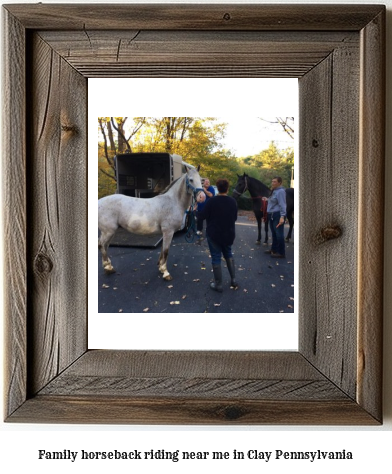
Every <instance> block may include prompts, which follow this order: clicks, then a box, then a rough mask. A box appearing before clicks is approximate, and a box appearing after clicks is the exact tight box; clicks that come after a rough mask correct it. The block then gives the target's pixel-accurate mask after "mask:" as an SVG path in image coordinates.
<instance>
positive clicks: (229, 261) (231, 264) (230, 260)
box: [226, 258, 238, 288]
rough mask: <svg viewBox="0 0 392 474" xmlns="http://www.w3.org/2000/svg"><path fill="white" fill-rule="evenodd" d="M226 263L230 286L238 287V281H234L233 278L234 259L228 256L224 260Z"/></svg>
mask: <svg viewBox="0 0 392 474" xmlns="http://www.w3.org/2000/svg"><path fill="white" fill-rule="evenodd" d="M226 264H227V269H228V270H229V273H230V277H231V286H232V287H233V288H238V283H237V282H236V279H235V266H234V259H233V258H228V259H227V260H226Z"/></svg>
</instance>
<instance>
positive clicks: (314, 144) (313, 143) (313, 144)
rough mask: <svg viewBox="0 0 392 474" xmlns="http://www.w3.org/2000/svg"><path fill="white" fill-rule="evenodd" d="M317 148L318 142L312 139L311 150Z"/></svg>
mask: <svg viewBox="0 0 392 474" xmlns="http://www.w3.org/2000/svg"><path fill="white" fill-rule="evenodd" d="M318 146H319V142H318V140H316V139H315V138H314V139H313V140H312V147H313V148H318Z"/></svg>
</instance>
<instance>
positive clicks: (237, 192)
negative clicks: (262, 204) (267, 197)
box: [233, 176, 248, 196]
mask: <svg viewBox="0 0 392 474" xmlns="http://www.w3.org/2000/svg"><path fill="white" fill-rule="evenodd" d="M244 180H245V187H244V190H243V191H242V193H240V192H239V191H237V190H236V189H233V193H236V194H238V196H241V195H242V194H244V192H245V191H246V190H247V189H248V180H247V179H246V176H244Z"/></svg>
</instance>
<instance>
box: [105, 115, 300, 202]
mask: <svg viewBox="0 0 392 474" xmlns="http://www.w3.org/2000/svg"><path fill="white" fill-rule="evenodd" d="M113 119H114V122H115V123H116V126H117V127H120V126H121V125H124V124H125V122H126V123H127V126H128V128H129V130H131V132H130V134H129V133H128V136H127V133H126V132H125V131H124V130H123V129H121V130H122V132H123V133H122V135H124V136H125V138H126V140H127V146H128V147H129V149H130V150H132V152H134V153H137V152H150V153H154V152H155V153H156V152H169V153H176V154H178V155H181V156H182V158H183V160H184V161H186V162H188V163H190V164H192V165H194V166H198V165H200V174H201V176H202V177H204V178H209V179H210V181H211V184H215V182H216V181H217V180H218V179H219V178H226V179H228V181H229V183H230V191H229V192H230V193H231V192H232V190H233V188H234V187H235V185H236V182H237V175H238V174H243V173H247V174H248V175H249V176H252V177H254V178H256V179H259V180H261V181H262V182H263V183H264V184H266V185H267V186H269V185H270V183H271V179H272V178H273V177H274V176H281V177H282V179H283V185H284V186H285V187H289V186H290V179H291V170H292V167H293V165H294V152H293V149H292V148H288V149H286V150H280V149H279V148H277V146H276V145H275V143H273V142H272V143H271V144H270V146H269V147H268V148H267V149H265V150H262V151H260V153H258V154H256V155H253V156H247V157H243V158H237V157H236V156H234V155H233V154H232V153H231V152H230V151H229V150H225V149H223V147H222V144H221V142H222V138H224V136H225V133H226V124H225V123H219V122H218V121H217V119H216V118H213V117H206V118H201V117H133V118H131V117H128V118H126V117H114V118H113ZM98 128H99V130H100V131H102V128H103V130H104V132H105V137H103V136H102V135H101V141H100V142H99V143H98V196H99V197H102V196H105V195H108V194H113V193H114V192H115V191H116V181H115V176H114V167H113V158H114V155H115V154H116V150H118V146H119V135H117V134H116V133H115V130H113V129H112V128H111V126H110V117H100V118H99V127H98ZM123 138H124V137H120V139H121V140H122V141H123ZM121 140H120V141H121ZM242 201H243V204H241V207H243V206H244V207H245V208H249V207H251V202H250V200H249V199H246V197H244V198H243V199H242Z"/></svg>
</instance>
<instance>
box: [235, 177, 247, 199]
mask: <svg viewBox="0 0 392 474" xmlns="http://www.w3.org/2000/svg"><path fill="white" fill-rule="evenodd" d="M237 176H238V179H237V184H236V185H235V188H234V189H233V197H234V198H235V199H238V198H239V197H240V196H241V194H244V192H245V191H246V190H247V189H248V175H247V174H245V173H244V174H243V175H242V176H240V175H239V174H237Z"/></svg>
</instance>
